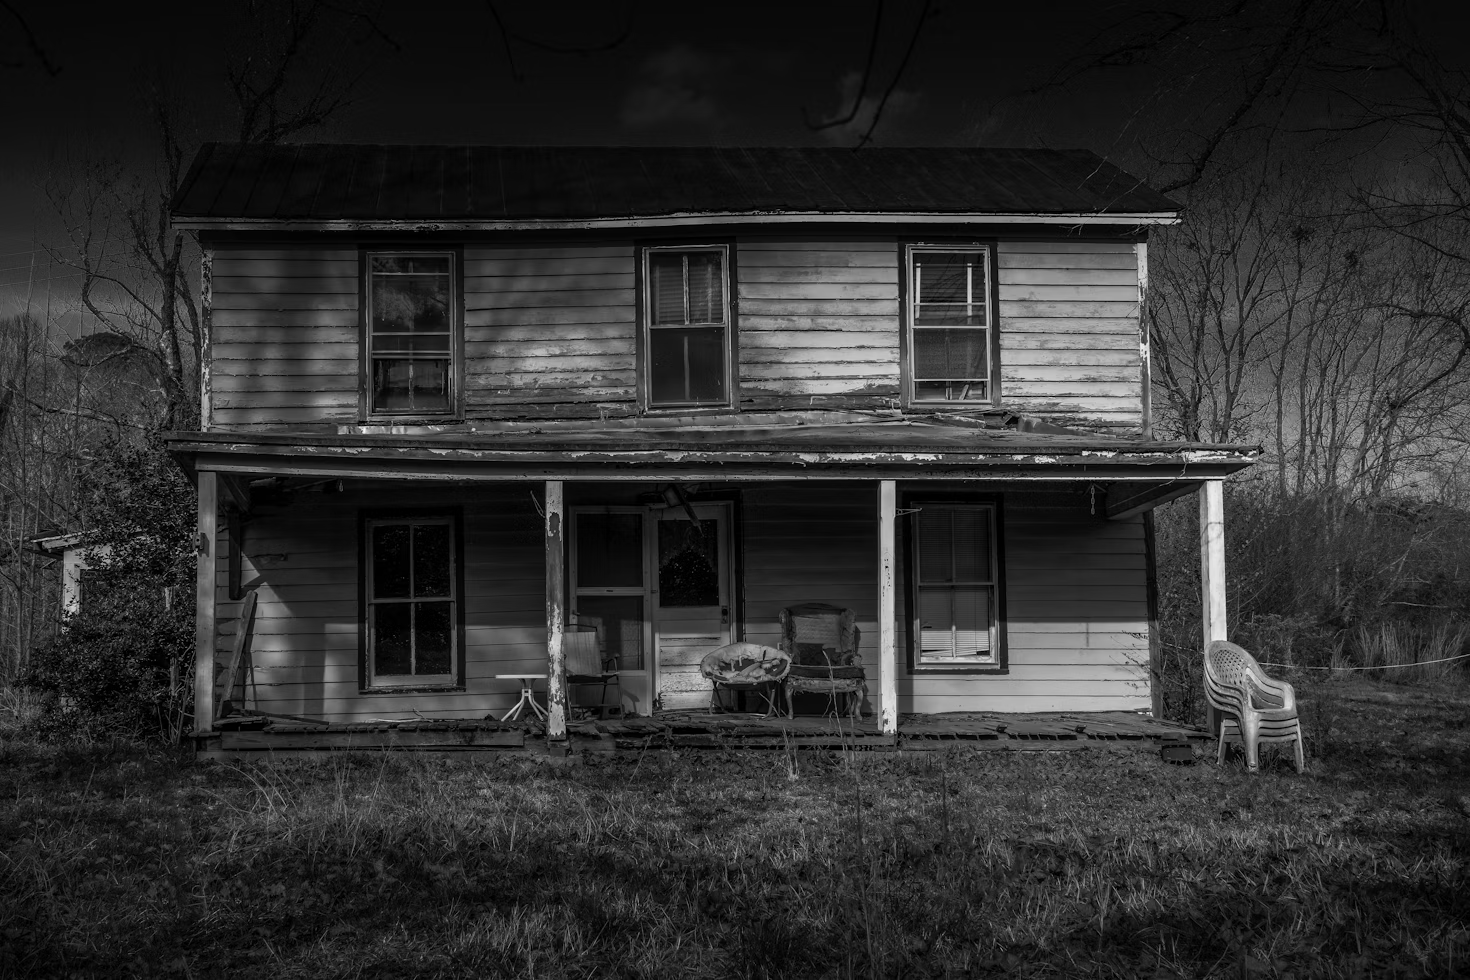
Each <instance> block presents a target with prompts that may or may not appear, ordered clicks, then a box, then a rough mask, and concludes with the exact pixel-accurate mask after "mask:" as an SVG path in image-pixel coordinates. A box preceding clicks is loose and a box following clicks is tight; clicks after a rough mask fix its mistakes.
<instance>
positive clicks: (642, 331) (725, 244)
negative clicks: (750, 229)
mask: <svg viewBox="0 0 1470 980" xmlns="http://www.w3.org/2000/svg"><path fill="white" fill-rule="evenodd" d="M657 252H717V253H718V254H719V255H720V274H721V277H722V285H723V291H724V295H723V299H724V312H725V324H724V326H725V337H724V345H723V348H722V350H723V353H724V361H725V365H724V367H725V373H724V379H723V383H724V386H725V400H724V401H723V402H718V403H717V402H674V403H669V402H663V403H657V404H655V402H654V400H653V331H654V330H656V329H669V328H668V327H655V326H654V325H653V310H652V301H651V297H652V295H653V290H652V283H651V281H650V280H651V275H650V270H651V268H652V263H650V262H649V256H650V255H651V254H653V253H657ZM637 254H638V289H637V315H638V402H639V407H640V408H641V409H642V410H643V411H645V412H678V413H690V412H709V411H729V410H730V409H732V408H734V407H735V406H736V405H737V404H738V402H739V398H738V392H737V391H736V385H737V383H738V380H739V379H738V375H737V373H736V362H737V358H738V356H739V348H738V345H737V344H736V336H737V331H736V324H735V319H736V316H737V315H738V312H737V307H738V304H737V302H736V297H735V293H734V289H733V287H734V284H735V282H736V276H735V249H734V243H733V242H732V241H718V240H715V241H711V240H705V241H702V242H685V241H678V242H670V241H659V242H639V243H637Z"/></svg>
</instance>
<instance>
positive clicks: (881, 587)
mask: <svg viewBox="0 0 1470 980" xmlns="http://www.w3.org/2000/svg"><path fill="white" fill-rule="evenodd" d="M896 499H897V493H896V489H895V483H894V481H893V480H880V481H878V727H879V730H880V731H882V732H883V734H884V735H896V734H898V642H897V636H898V633H897V630H896V629H895V624H896V617H895V612H894V610H895V602H894V558H895V553H896V549H895V542H894V525H895V520H894V518H895V501H896Z"/></svg>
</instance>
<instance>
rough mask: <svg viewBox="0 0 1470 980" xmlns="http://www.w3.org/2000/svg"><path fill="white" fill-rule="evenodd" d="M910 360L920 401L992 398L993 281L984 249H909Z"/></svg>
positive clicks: (914, 386)
mask: <svg viewBox="0 0 1470 980" xmlns="http://www.w3.org/2000/svg"><path fill="white" fill-rule="evenodd" d="M911 255H912V260H911V261H912V263H913V296H912V297H911V302H912V307H911V310H910V322H909V329H910V339H911V341H912V343H911V348H910V349H911V350H912V352H913V361H912V364H911V365H910V372H911V375H912V379H911V380H912V384H913V395H914V398H915V399H917V400H920V401H987V400H989V399H990V396H991V391H990V386H989V378H990V332H989V330H988V329H987V327H988V326H989V324H990V314H989V311H990V285H989V271H988V270H989V256H988V254H987V253H986V252H982V251H974V252H935V251H929V250H919V251H915V252H913V253H911Z"/></svg>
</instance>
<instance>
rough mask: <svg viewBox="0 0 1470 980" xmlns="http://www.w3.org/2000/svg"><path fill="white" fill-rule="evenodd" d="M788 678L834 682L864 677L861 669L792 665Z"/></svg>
mask: <svg viewBox="0 0 1470 980" xmlns="http://www.w3.org/2000/svg"><path fill="white" fill-rule="evenodd" d="M786 676H788V677H818V678H823V679H826V678H831V679H833V680H842V679H856V678H860V677H862V676H863V668H861V667H836V666H833V667H828V666H824V665H819V664H792V665H791V673H789V674H787V675H786Z"/></svg>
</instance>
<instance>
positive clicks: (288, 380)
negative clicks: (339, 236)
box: [209, 246, 360, 429]
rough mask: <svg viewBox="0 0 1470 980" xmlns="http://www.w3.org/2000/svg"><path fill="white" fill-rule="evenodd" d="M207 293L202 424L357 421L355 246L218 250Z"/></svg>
mask: <svg viewBox="0 0 1470 980" xmlns="http://www.w3.org/2000/svg"><path fill="white" fill-rule="evenodd" d="M211 289H212V293H211V302H210V309H211V318H210V322H211V328H210V383H211V390H212V402H211V414H210V419H209V422H210V424H211V425H214V426H217V427H220V428H225V429H229V428H240V427H249V426H252V425H258V424H272V423H291V422H324V421H333V420H336V421H349V420H351V419H355V418H356V417H357V386H358V371H359V363H360V362H359V359H358V357H359V351H358V331H359V327H358V258H357V250H356V249H355V248H352V249H298V248H291V247H287V246H281V247H278V248H248V249H246V248H229V247H224V246H217V247H216V248H215V251H214V261H213V263H212V265H211Z"/></svg>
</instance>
